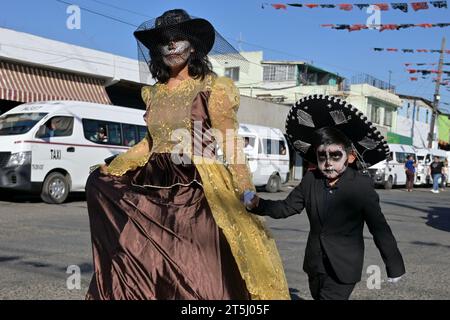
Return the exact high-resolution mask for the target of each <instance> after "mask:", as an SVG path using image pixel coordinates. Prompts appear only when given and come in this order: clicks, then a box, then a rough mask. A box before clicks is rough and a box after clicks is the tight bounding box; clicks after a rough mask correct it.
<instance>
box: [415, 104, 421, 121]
mask: <svg viewBox="0 0 450 320" xmlns="http://www.w3.org/2000/svg"><path fill="white" fill-rule="evenodd" d="M419 115H420V107H417V110H416V121H419V119H420V117H419Z"/></svg>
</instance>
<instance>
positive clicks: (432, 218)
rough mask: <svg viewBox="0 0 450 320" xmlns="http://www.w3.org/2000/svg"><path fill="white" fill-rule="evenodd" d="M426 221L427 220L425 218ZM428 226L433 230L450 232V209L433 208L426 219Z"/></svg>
mask: <svg viewBox="0 0 450 320" xmlns="http://www.w3.org/2000/svg"><path fill="white" fill-rule="evenodd" d="M424 219H425V218H424ZM426 219H427V222H426V223H425V224H426V225H427V226H430V227H432V228H435V229H438V230H441V231H447V232H450V209H449V208H443V207H431V211H429V212H428V215H427V217H426Z"/></svg>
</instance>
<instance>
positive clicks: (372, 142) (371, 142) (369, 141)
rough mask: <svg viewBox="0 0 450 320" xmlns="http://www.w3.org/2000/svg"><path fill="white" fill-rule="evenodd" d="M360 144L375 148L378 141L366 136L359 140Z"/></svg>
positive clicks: (371, 148)
mask: <svg viewBox="0 0 450 320" xmlns="http://www.w3.org/2000/svg"><path fill="white" fill-rule="evenodd" d="M358 143H359V144H360V145H362V146H363V147H364V148H366V149H369V150H373V149H375V148H376V147H377V145H378V143H379V142H378V141H376V140H373V139H370V138H369V137H364V138H363V139H362V140H360V141H358Z"/></svg>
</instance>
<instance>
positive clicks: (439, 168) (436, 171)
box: [428, 156, 444, 193]
mask: <svg viewBox="0 0 450 320" xmlns="http://www.w3.org/2000/svg"><path fill="white" fill-rule="evenodd" d="M443 167H444V165H443V163H442V162H441V161H439V157H438V156H434V159H433V162H432V163H431V164H430V167H429V169H428V173H429V174H430V175H431V178H432V179H433V189H431V192H433V193H439V179H441V178H442V172H443Z"/></svg>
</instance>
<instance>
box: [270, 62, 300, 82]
mask: <svg viewBox="0 0 450 320" xmlns="http://www.w3.org/2000/svg"><path fill="white" fill-rule="evenodd" d="M263 67H264V69H263V79H264V81H295V71H296V68H297V66H296V65H290V64H270V65H265V66H263Z"/></svg>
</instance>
